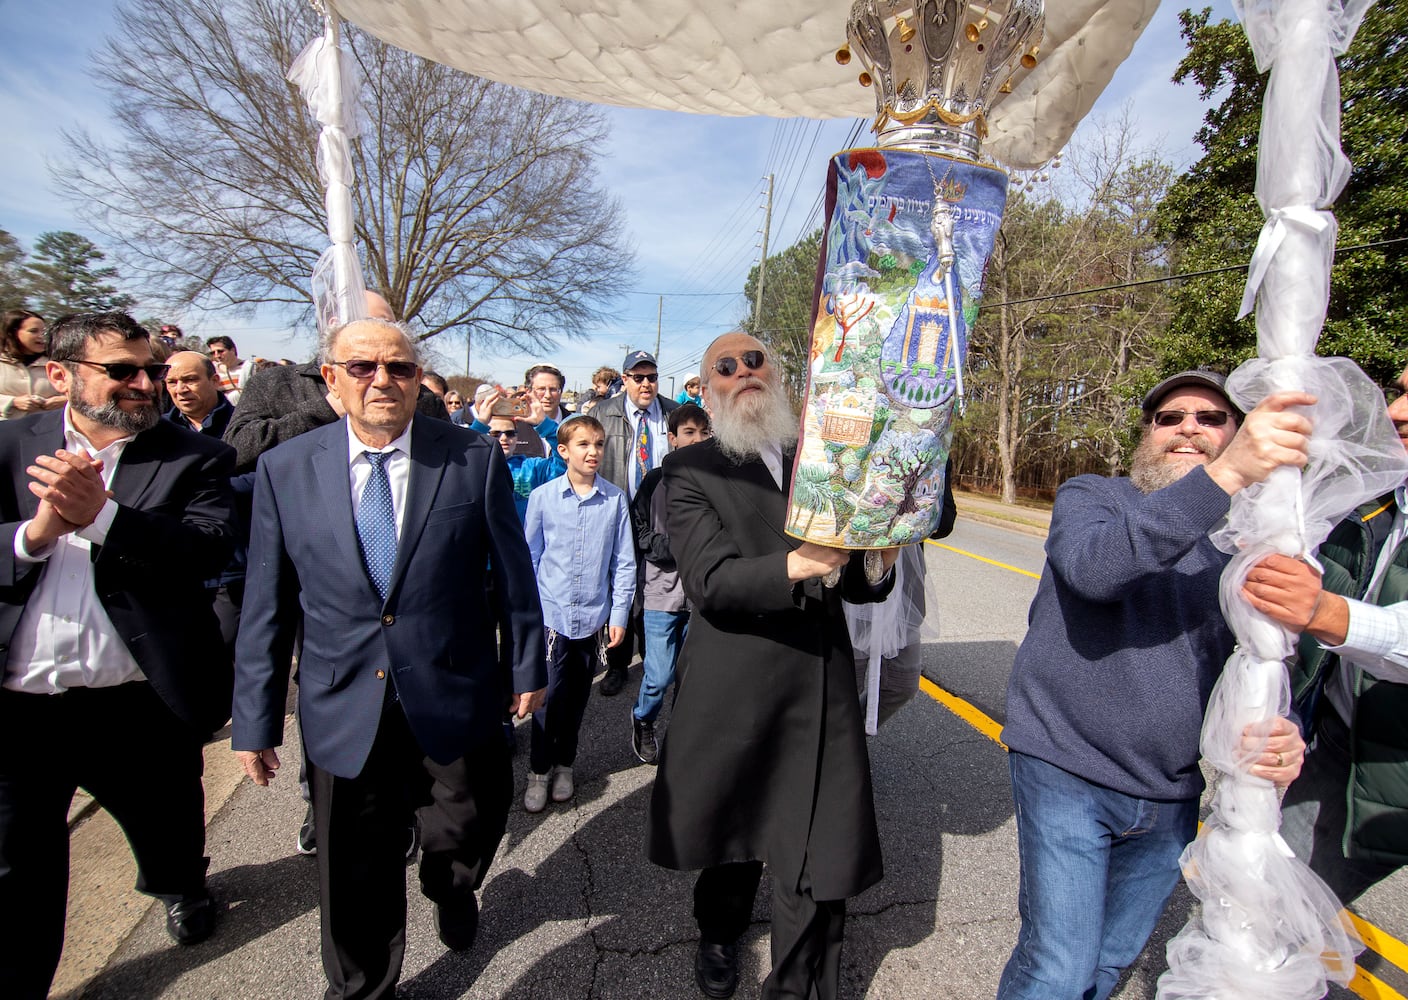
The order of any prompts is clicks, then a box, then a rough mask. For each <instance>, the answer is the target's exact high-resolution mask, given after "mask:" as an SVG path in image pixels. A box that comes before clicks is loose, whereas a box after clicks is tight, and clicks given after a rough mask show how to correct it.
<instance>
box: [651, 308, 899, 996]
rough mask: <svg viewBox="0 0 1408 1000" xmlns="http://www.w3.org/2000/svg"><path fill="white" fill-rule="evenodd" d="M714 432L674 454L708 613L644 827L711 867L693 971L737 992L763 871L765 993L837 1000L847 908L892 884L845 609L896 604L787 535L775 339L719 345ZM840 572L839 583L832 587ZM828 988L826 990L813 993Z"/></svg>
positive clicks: (681, 671)
mask: <svg viewBox="0 0 1408 1000" xmlns="http://www.w3.org/2000/svg"><path fill="white" fill-rule="evenodd" d="M703 370H704V376H703V377H704V387H703V391H704V399H705V402H706V404H707V405H708V406H709V408H710V411H711V413H712V416H713V420H714V438H713V439H712V440H710V441H706V442H703V443H701V444H698V445H696V446H694V447H692V448H684V449H681V450H680V451H677V452H674V453H672V454H671V455H669V456H668V457H666V459H665V461H664V470H665V485H666V488H667V489H668V491H669V506H668V513H667V521H668V527H669V535H670V540H671V548H672V549H673V551H674V555H675V559H676V562H677V563H678V565H679V572H680V578H681V580H682V581H683V583H684V589H685V593H686V594H687V595H688V597H689V600H690V604H691V605H692V607H693V613H692V615H691V616H690V623H689V632H688V634H687V637H686V639H685V643H684V648H683V650H682V651H681V654H680V659H679V668H678V678H679V680H678V688H677V692H676V701H675V707H674V711H673V714H672V718H671V725H670V732H669V736H668V738H667V739H666V741H665V745H664V749H663V751H662V754H661V757H660V770H659V773H658V775H657V776H656V779H655V787H654V792H653V795H652V798H651V803H650V810H649V816H648V821H647V827H648V829H647V848H646V851H647V855H648V856H649V858H650V859H651V860H652V861H653V862H655V863H656V864H658V865H661V866H662V867H665V868H672V869H678V870H690V869H696V868H699V869H703V871H702V872H701V873H700V875H699V879H698V881H697V882H696V883H695V888H694V915H695V919H696V920H697V921H698V923H699V933H700V944H699V954H698V957H697V959H696V963H695V974H696V979H697V981H698V984H699V988H700V989H701V990H703V992H704V993H705V995H707V996H710V997H728V996H731V995H732V994H733V991H734V989H735V987H736V986H737V982H738V966H737V955H736V942H737V940H738V938H739V937H740V936H742V934H743V932H744V931H745V930H746V929H747V927H748V922H749V918H750V914H751V912H752V906H753V896H754V894H755V893H756V891H757V887H758V881H759V878H760V877H761V874H762V868H763V864H764V863H766V864H767V866H768V868H769V870H770V872H771V875H772V882H773V906H772V912H773V920H772V963H773V967H772V971H771V973H770V975H769V976H768V978H767V981H766V982H765V983H764V984H763V991H762V996H763V997H764V998H781V997H809V996H813V995H815V996H819V997H820V998H821V1000H828V998H833V997H835V996H836V991H837V985H838V981H839V976H840V965H841V937H842V930H843V927H844V922H845V899H846V897H847V896H851V895H854V894H856V893H859V892H861V891H862V890H864V889H865V888H867V887H868V886H870V885H873V884H874V883H875V882H877V881H879V879H880V876H881V865H880V843H879V835H878V833H877V830H876V826H875V807H874V802H873V798H872V795H871V788H870V763H869V758H868V757H867V755H866V749H865V733H864V728H863V723H862V719H861V712H860V707H859V703H858V700H857V697H856V680H855V664H854V660H853V656H852V653H851V643H850V638H849V636H848V635H847V632H846V621H845V617H844V615H843V614H842V611H841V600H842V598H843V597H844V598H845V599H847V600H851V601H856V602H867V601H875V600H880V599H882V598H883V597H884V596H885V595H886V594H887V593H888V592H889V590H890V588H891V587H892V586H893V583H894V576H893V574H892V573H891V572H890V567H891V566H892V565H893V563H894V558H895V555H896V553H897V550H885V552H884V553H883V568H884V571H885V575H884V576H883V577H881V578H880V579H879V580H878V581H877V582H875V583H873V584H872V583H871V582H870V581H869V580H868V579H867V578H866V573H865V569H864V566H863V558H862V556H861V554H856V555H855V556H854V557H852V554H851V553H849V552H846V551H844V550H841V549H831V548H825V547H823V546H819V545H815V544H812V543H810V542H801V541H798V540H797V539H794V538H789V537H788V536H787V535H786V534H784V532H783V525H784V523H785V520H786V508H787V487H788V485H789V484H790V481H791V477H792V462H793V459H794V457H795V451H796V444H797V419H796V417H795V416H794V415H793V413H792V411H791V408H790V407H789V406H788V403H787V398H786V395H785V394H784V392H783V390H782V386H781V382H780V379H779V376H778V373H777V372H776V370H775V369H773V367H772V365H771V364H770V363H769V361H768V359H767V355H766V352H765V351H764V348H763V345H762V344H761V343H760V342H758V341H757V340H755V339H754V338H752V337H750V336H748V335H746V334H743V333H730V334H725V335H724V336H722V337H720V338H718V339H717V340H715V341H714V342H713V343H712V344H710V345H709V347H708V349H707V350H706V351H705V352H704V365H703ZM835 569H841V571H842V572H841V578H840V584H839V585H838V586H836V587H825V586H824V585H823V582H822V581H823V578H824V577H826V576H827V575H828V574H829V573H831V571H832V570H835ZM813 990H815V993H813Z"/></svg>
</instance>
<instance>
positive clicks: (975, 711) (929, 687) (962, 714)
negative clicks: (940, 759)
mask: <svg viewBox="0 0 1408 1000" xmlns="http://www.w3.org/2000/svg"><path fill="white" fill-rule="evenodd" d="M919 689H920V690H921V691H923V692H924V693H925V694H927V695H928V696H929V697H930V698H933V699H934V700H935V701H937V702H938V703H939V704H940V705H942V706H943V707H944V708H946V709H948V710H949V711H950V712H952V713H953V714H954V715H956V716H958V717H959V718H960V719H962V720H963V721H964V722H966V723H968V725H970V726H972V727H973V728H974V729H976V730H977V731H978V732H980V733H982V734H983V735H984V736H986V737H987V738H988V739H990V740H992V741H993V742H994V743H996V744H997V745H998V746H1000V747H1002V749H1004V750H1006V749H1007V744H1006V743H1003V742H1002V740H1001V738H1000V737H1001V735H1002V726H1000V725H998V723H997V722H996V721H995V720H993V719H990V718H988V716H987V715H985V714H984V713H983V711H982V710H981V709H979V708H975V707H974V706H972V705H970V704H968V703H967V702H966V701H964V700H963V699H962V698H960V697H958V696H957V695H954V694H950V693H949V692H947V691H945V690H944V689H943V688H941V687H939V686H938V685H937V684H935V683H934V682H933V681H931V680H929V678H927V677H920V678H919Z"/></svg>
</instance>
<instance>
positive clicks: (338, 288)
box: [288, 0, 367, 337]
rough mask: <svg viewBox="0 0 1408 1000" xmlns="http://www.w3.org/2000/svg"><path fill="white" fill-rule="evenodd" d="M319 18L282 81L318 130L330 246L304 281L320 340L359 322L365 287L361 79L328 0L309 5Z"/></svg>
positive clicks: (362, 316) (362, 315)
mask: <svg viewBox="0 0 1408 1000" xmlns="http://www.w3.org/2000/svg"><path fill="white" fill-rule="evenodd" d="M314 6H315V7H317V8H318V10H319V12H320V13H321V14H322V15H323V23H324V29H323V34H322V35H321V36H319V37H318V38H315V39H313V40H312V41H311V42H309V43H308V44H307V45H306V46H304V49H303V51H302V52H300V53H299V54H298V57H297V58H296V59H294V61H293V65H292V66H290V67H289V71H288V79H289V81H290V82H291V83H294V84H296V85H297V86H298V88H299V90H300V91H302V93H303V99H304V100H305V101H307V102H308V107H309V110H311V111H312V112H313V116H314V117H315V118H316V119H317V120H318V124H319V125H321V126H322V130H321V132H320V133H319V135H318V173H319V176H320V177H321V179H322V182H323V188H324V193H323V204H324V207H325V208H326V210H327V216H328V240H329V243H330V244H331V245H330V246H329V247H328V248H327V249H326V250H324V251H323V253H322V255H321V256H320V257H319V258H318V263H317V264H316V265H315V266H314V268H313V274H312V276H311V279H310V285H311V290H312V294H313V305H314V310H315V312H316V314H317V318H318V334H319V336H320V337H321V336H322V335H323V334H324V333H326V332H327V330H328V329H329V327H331V326H333V325H335V324H337V323H348V322H351V321H352V320H356V319H365V318H366V315H367V303H366V295H365V294H364V293H365V291H366V283H365V281H364V279H363V277H362V262H361V259H360V258H359V257H358V256H357V248H356V245H355V242H354V241H355V236H356V216H355V214H354V211H353V198H352V190H353V187H354V186H355V185H356V182H357V176H356V171H355V170H354V169H353V166H352V144H351V140H353V139H355V138H357V137H358V136H359V135H360V134H361V121H362V112H361V103H360V101H359V99H358V95H359V94H360V93H361V88H362V78H361V75H360V73H358V71H357V65H356V63H355V62H353V61H352V60H351V59H350V58H348V57H347V53H346V52H344V51H343V49H342V44H341V38H340V33H339V24H338V17H337V11H336V9H335V8H334V7H333V5H332V0H317V2H316V3H315V4H314Z"/></svg>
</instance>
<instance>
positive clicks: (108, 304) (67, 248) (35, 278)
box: [24, 232, 137, 317]
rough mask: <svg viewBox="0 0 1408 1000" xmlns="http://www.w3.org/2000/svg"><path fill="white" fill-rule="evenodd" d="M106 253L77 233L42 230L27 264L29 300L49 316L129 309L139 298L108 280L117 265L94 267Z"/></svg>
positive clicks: (114, 272)
mask: <svg viewBox="0 0 1408 1000" xmlns="http://www.w3.org/2000/svg"><path fill="white" fill-rule="evenodd" d="M103 259H104V254H103V252H102V251H101V250H99V249H98V248H97V247H96V246H94V245H93V242H92V241H91V240H89V239H87V238H86V237H83V236H80V235H78V234H77V233H67V232H57V233H42V234H41V235H40V237H39V239H37V240H35V241H34V253H33V254H32V255H31V256H30V260H29V263H28V264H26V265H25V269H24V271H25V278H26V281H27V283H28V285H29V296H30V302H31V303H32V305H33V307H34V309H35V310H36V311H37V312H41V313H43V314H44V315H45V316H48V317H56V316H61V315H63V314H64V313H71V312H106V311H108V310H114V309H127V308H128V307H130V306H131V305H132V304H133V303H134V302H136V301H137V300H136V299H134V298H133V297H132V296H130V295H127V294H125V293H123V292H119V291H118V290H117V288H116V287H115V286H113V285H112V284H110V283H109V281H110V279H113V278H116V277H117V268H115V267H111V266H108V267H99V266H95V265H97V264H99V263H100V262H101V261H102V260H103Z"/></svg>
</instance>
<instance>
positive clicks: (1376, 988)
mask: <svg viewBox="0 0 1408 1000" xmlns="http://www.w3.org/2000/svg"><path fill="white" fill-rule="evenodd" d="M928 544H929V545H933V546H935V547H936V548H940V549H944V550H946V551H948V552H953V553H955V554H956V555H960V556H965V557H967V558H969V559H976V560H977V561H978V562H981V563H987V564H988V565H989V566H996V567H998V568H999V569H1005V570H1009V571H1011V572H1013V573H1020V574H1021V575H1022V576H1029V577H1031V578H1032V579H1040V578H1041V574H1040V573H1033V572H1031V571H1030V570H1025V569H1020V568H1018V567H1016V566H1011V565H1008V564H1007V563H1004V562H998V561H997V560H996V559H988V558H987V557H986V556H980V555H977V554H975V553H972V552H966V551H964V550H963V549H956V548H954V547H953V546H952V545H944V544H943V543H941V542H934V541H931V542H929V543H928ZM919 690H921V691H923V692H924V693H925V694H927V695H928V696H929V697H930V698H933V699H934V700H935V701H936V702H938V703H939V704H940V705H942V706H943V707H944V708H946V709H948V710H949V711H950V712H952V713H953V714H954V715H956V716H958V717H959V718H960V719H962V720H963V721H964V722H966V723H968V725H970V726H972V727H973V728H974V729H976V730H977V731H978V732H980V733H982V734H983V735H984V736H986V737H987V738H988V739H990V740H992V741H993V742H994V743H996V744H997V745H998V746H1000V747H1002V749H1003V750H1006V749H1007V744H1005V743H1003V742H1002V726H1001V725H999V724H998V722H997V721H996V720H995V719H992V718H991V717H989V716H988V715H987V713H985V712H984V711H983V710H982V709H980V708H977V707H976V706H974V705H970V704H969V703H968V702H966V701H964V700H963V699H962V698H960V697H958V696H957V695H955V694H953V693H952V692H951V691H945V690H944V689H943V688H941V687H939V686H938V685H937V684H935V683H934V682H933V681H931V680H929V678H927V677H924V676H922V675H921V676H920V678H919ZM1341 912H1342V913H1343V914H1344V916H1345V917H1346V918H1347V919H1348V920H1349V922H1350V925H1351V926H1353V927H1354V930H1355V932H1356V933H1358V935H1359V938H1360V940H1361V941H1363V942H1364V946H1365V947H1366V948H1368V949H1369V950H1371V951H1373V952H1374V953H1375V954H1377V955H1378V956H1379V957H1380V958H1382V959H1383V960H1384V961H1386V962H1388V963H1390V964H1392V965H1394V966H1396V967H1397V968H1399V969H1402V970H1404V971H1405V972H1408V945H1405V944H1404V943H1403V942H1402V941H1400V940H1398V939H1397V938H1396V937H1394V936H1393V935H1391V934H1389V933H1387V932H1386V931H1384V930H1382V929H1381V928H1378V927H1375V926H1374V925H1373V924H1371V923H1369V922H1368V921H1367V920H1364V919H1363V918H1362V917H1359V916H1357V915H1355V914H1353V913H1351V912H1350V911H1349V910H1342V911H1341ZM1348 988H1349V989H1350V990H1351V991H1353V992H1354V993H1355V994H1357V995H1358V996H1361V997H1364V998H1365V1000H1408V997H1405V996H1404V995H1403V994H1402V993H1399V992H1398V991H1397V990H1395V989H1394V988H1393V987H1392V986H1389V985H1388V984H1387V983H1385V982H1384V981H1383V980H1381V979H1379V978H1378V977H1377V976H1375V975H1374V974H1373V973H1372V972H1368V971H1366V970H1365V969H1364V968H1363V966H1359V965H1356V966H1355V968H1354V978H1353V979H1351V980H1350V981H1349V984H1348Z"/></svg>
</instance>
